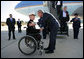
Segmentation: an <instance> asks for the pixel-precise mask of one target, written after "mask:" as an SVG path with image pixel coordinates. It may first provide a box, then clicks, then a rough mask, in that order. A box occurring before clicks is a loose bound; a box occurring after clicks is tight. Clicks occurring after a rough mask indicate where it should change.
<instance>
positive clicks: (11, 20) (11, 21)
mask: <svg viewBox="0 0 84 59" xmlns="http://www.w3.org/2000/svg"><path fill="white" fill-rule="evenodd" d="M9 16H10V18H7V20H6V24H7V26H8V31H9V33H8V35H9V39H8V40H10V38H11V31H12V33H13V39H15V33H14V32H15V19H14V18H12V14H10V15H9Z"/></svg>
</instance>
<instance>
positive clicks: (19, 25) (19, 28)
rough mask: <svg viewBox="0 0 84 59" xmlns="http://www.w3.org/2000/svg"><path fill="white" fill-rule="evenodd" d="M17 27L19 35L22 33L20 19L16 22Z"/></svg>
mask: <svg viewBox="0 0 84 59" xmlns="http://www.w3.org/2000/svg"><path fill="white" fill-rule="evenodd" d="M17 26H18V33H21V32H22V31H21V26H22V25H21V21H20V19H18V21H17Z"/></svg>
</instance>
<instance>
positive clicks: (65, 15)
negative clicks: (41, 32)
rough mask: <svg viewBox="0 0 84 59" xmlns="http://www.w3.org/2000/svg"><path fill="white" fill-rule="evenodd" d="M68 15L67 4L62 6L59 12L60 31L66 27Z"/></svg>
mask: <svg viewBox="0 0 84 59" xmlns="http://www.w3.org/2000/svg"><path fill="white" fill-rule="evenodd" d="M69 19H70V17H69V13H68V11H67V6H64V8H63V10H62V11H61V13H60V16H59V20H60V24H61V28H60V29H61V31H65V29H66V27H67V22H68V21H69Z"/></svg>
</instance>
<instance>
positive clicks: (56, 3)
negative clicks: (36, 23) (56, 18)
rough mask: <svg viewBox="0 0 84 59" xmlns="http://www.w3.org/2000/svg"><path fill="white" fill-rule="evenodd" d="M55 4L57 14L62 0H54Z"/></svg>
mask: <svg viewBox="0 0 84 59" xmlns="http://www.w3.org/2000/svg"><path fill="white" fill-rule="evenodd" d="M55 5H56V11H57V15H60V12H61V8H62V1H56V2H55Z"/></svg>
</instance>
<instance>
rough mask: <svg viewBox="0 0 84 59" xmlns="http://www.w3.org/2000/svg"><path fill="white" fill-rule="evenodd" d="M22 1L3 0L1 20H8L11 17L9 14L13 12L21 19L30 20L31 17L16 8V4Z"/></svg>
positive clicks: (16, 17)
mask: <svg viewBox="0 0 84 59" xmlns="http://www.w3.org/2000/svg"><path fill="white" fill-rule="evenodd" d="M19 2H20V1H1V22H6V19H7V18H8V17H9V14H12V15H13V17H14V18H15V19H16V21H17V20H18V19H21V20H23V21H27V20H29V17H27V16H25V15H22V14H20V13H18V12H16V11H15V10H14V8H15V6H16V5H17V4H18V3H19Z"/></svg>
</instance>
